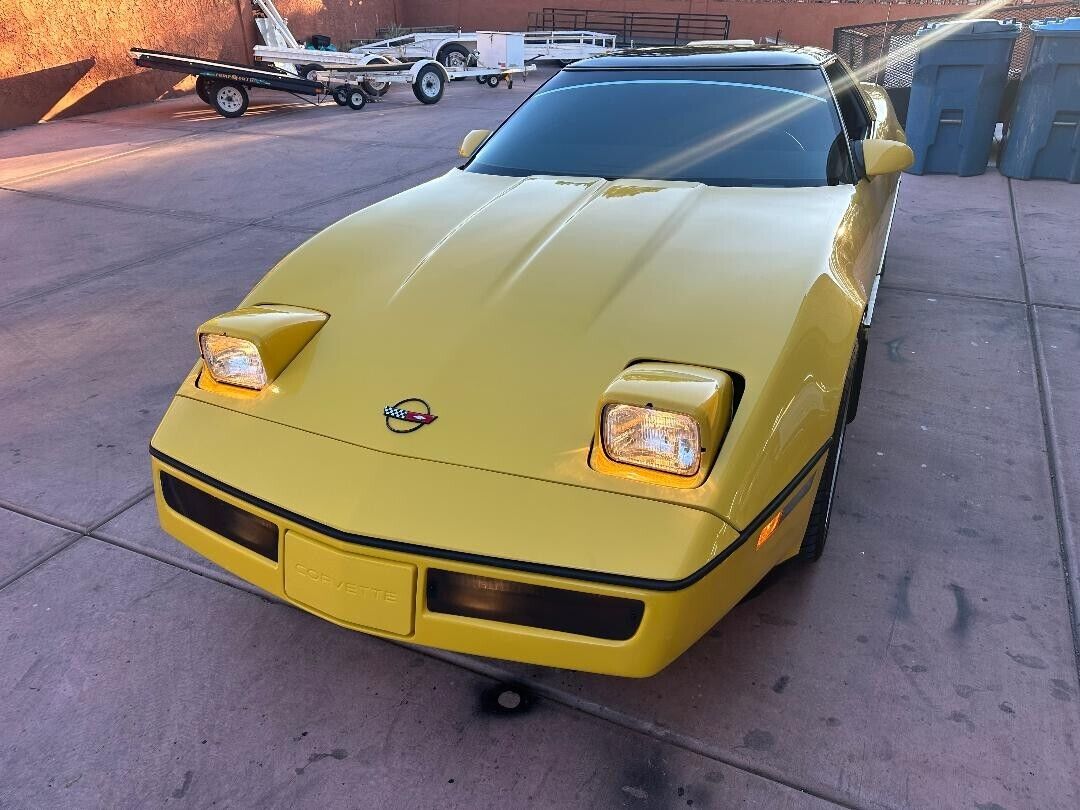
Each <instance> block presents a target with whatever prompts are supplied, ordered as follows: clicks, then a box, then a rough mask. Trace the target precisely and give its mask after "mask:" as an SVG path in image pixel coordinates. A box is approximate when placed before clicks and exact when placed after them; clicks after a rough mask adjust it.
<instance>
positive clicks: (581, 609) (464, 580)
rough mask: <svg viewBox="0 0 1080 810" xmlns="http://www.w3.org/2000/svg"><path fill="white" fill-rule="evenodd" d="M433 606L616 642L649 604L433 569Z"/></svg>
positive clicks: (430, 589) (632, 628)
mask: <svg viewBox="0 0 1080 810" xmlns="http://www.w3.org/2000/svg"><path fill="white" fill-rule="evenodd" d="M427 606H428V610H430V611H432V612H433V613H447V614H450V615H452V616H467V617H468V618H470V619H489V620H491V621H496V622H507V623H509V624H521V625H524V626H526V627H539V628H541V629H544V630H559V631H561V632H563V633H576V634H578V635H581V636H592V637H593V638H603V639H608V640H611V641H625V640H626V639H628V638H631V637H632V636H633V635H634V633H636V632H637V629H638V627H639V626H640V625H641V617H642V615H644V612H645V603H644V602H641V601H639V600H637V599H624V598H622V597H619V596H604V595H600V594H594V593H583V592H581V591H568V590H564V589H562V588H549V587H547V586H543V585H526V584H525V583H523V582H511V581H509V580H505V579H493V578H491V577H478V576H472V575H470V574H458V573H454V572H453V571H442V570H440V569H437V568H431V569H429V570H428V572H427Z"/></svg>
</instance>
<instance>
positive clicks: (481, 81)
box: [476, 76, 487, 84]
mask: <svg viewBox="0 0 1080 810" xmlns="http://www.w3.org/2000/svg"><path fill="white" fill-rule="evenodd" d="M476 83H477V84H487V77H486V76H477V77H476Z"/></svg>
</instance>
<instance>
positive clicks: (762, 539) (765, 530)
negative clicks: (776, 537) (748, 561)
mask: <svg viewBox="0 0 1080 810" xmlns="http://www.w3.org/2000/svg"><path fill="white" fill-rule="evenodd" d="M783 516H784V513H783V510H781V511H779V512H777V513H776V514H775V515H773V516H772V517H771V518H769V522H768V523H766V524H765V525H764V526H762V527H761V531H760V532H759V533H758V537H757V548H759V549H760V548H761V547H762V546H763V545H765V544H766V543H767V542H769V538H770V537H772V536H773V534H775V533H776V529H777V527H779V526H780V520H781V519H782V518H783Z"/></svg>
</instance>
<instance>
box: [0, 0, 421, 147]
mask: <svg viewBox="0 0 1080 810" xmlns="http://www.w3.org/2000/svg"><path fill="white" fill-rule="evenodd" d="M401 2H402V0H279V2H278V3H277V6H278V8H279V9H280V11H281V12H282V14H285V15H287V16H288V18H289V24H290V27H291V28H292V29H293V32H294V33H295V34H296V35H297V36H298V37H305V36H308V35H309V34H311V33H326V34H329V35H331V36H333V37H334V38H335V40H341V41H344V40H347V39H352V38H357V37H361V36H371V35H372V34H373V33H374V31H375V28H376V26H380V25H387V24H389V23H391V22H393V21H394V19H395V17H396V14H397V12H396V8H397V7H398V6H399V5H400V3H401ZM257 41H258V39H257V35H256V32H255V27H254V22H253V16H252V12H251V2H250V0H168V2H160V0H158V1H157V2H154V1H153V0H0V129H6V128H9V127H14V126H19V125H21V124H28V123H34V122H36V121H41V120H50V119H53V118H58V117H64V116H68V115H77V114H80V113H87V112H93V111H95V110H101V109H106V108H109V107H116V106H121V105H124V104H134V103H138V102H141V101H149V100H151V99H154V98H158V97H160V96H162V95H165V94H168V93H170V92H175V91H177V90H188V89H190V88H191V87H193V86H194V82H193V80H192V79H191V78H190V77H186V76H181V75H180V74H169V73H162V72H160V71H148V70H142V69H140V68H136V67H135V65H133V64H132V62H131V60H130V58H129V57H128V53H127V52H128V48H130V47H132V46H133V45H139V46H142V47H146V48H157V49H160V50H166V51H172V52H174V53H190V54H196V55H199V56H208V57H211V58H218V59H226V60H229V61H234V62H249V61H251V46H252V45H253V44H254V43H255V42H257Z"/></svg>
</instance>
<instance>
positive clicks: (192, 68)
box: [129, 48, 362, 118]
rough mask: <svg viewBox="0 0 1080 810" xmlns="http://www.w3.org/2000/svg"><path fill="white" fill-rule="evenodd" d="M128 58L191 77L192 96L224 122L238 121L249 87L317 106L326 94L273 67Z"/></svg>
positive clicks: (135, 54)
mask: <svg viewBox="0 0 1080 810" xmlns="http://www.w3.org/2000/svg"><path fill="white" fill-rule="evenodd" d="M129 54H130V55H131V58H132V60H133V61H134V62H135V64H136V65H138V66H139V67H144V68H150V69H151V70H166V71H170V72H172V73H186V74H188V75H189V76H194V77H195V92H196V93H198V95H199V98H201V99H202V100H203V101H204V102H206V103H207V104H209V105H210V106H211V107H213V108H214V109H215V110H217V111H218V113H220V114H221V115H223V116H225V117H226V118H238V117H240V116H241V115H243V114H244V113H245V112H246V111H247V108H248V88H249V87H262V88H264V89H266V90H278V91H281V92H283V93H291V94H293V95H302V96H315V98H316V102H318V101H321V100H322V98H323V97H324V96H325V95H326V94H327V92H328V88H327V86H326V85H325V84H323V83H322V82H318V81H312V80H310V79H305V78H301V77H300V76H295V75H293V74H291V73H286V72H284V71H282V70H279V69H277V68H273V67H269V68H268V67H261V66H258V67H252V66H251V65H238V64H236V63H235V62H221V61H218V60H216V59H202V58H200V57H198V56H186V55H184V54H179V53H168V52H167V51H153V50H149V49H147V48H132V49H131V50H130V51H129ZM361 106H362V105H361Z"/></svg>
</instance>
